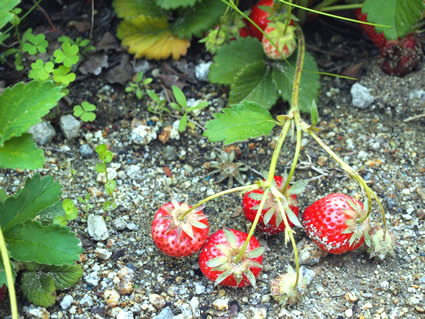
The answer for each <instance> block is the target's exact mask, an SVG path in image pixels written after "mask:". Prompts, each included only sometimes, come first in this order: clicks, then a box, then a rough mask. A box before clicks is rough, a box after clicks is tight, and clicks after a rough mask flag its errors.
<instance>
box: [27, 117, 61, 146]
mask: <svg viewBox="0 0 425 319" xmlns="http://www.w3.org/2000/svg"><path fill="white" fill-rule="evenodd" d="M28 132H29V133H31V134H32V139H33V141H34V142H36V143H37V144H40V145H44V144H47V143H49V142H50V141H51V140H52V139H53V138H54V137H55V135H56V131H55V129H54V128H53V126H52V124H50V123H49V122H47V121H41V122H40V123H37V124H35V125H33V126H32V127H31V128H30V129H29V130H28Z"/></svg>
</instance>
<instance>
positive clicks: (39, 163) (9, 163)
mask: <svg viewBox="0 0 425 319" xmlns="http://www.w3.org/2000/svg"><path fill="white" fill-rule="evenodd" d="M44 160H45V158H44V155H43V150H41V149H38V148H37V145H36V144H35V143H34V141H33V140H32V135H31V134H29V133H25V134H22V135H21V136H18V137H12V138H11V139H9V140H7V141H6V143H4V145H3V147H0V167H2V168H11V169H16V168H20V169H38V168H42V167H43V164H44Z"/></svg>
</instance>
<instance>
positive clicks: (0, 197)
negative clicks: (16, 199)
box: [0, 188, 8, 203]
mask: <svg viewBox="0 0 425 319" xmlns="http://www.w3.org/2000/svg"><path fill="white" fill-rule="evenodd" d="M7 197H8V196H7V194H6V192H5V191H4V189H3V188H0V203H4V202H5V200H6V199H7Z"/></svg>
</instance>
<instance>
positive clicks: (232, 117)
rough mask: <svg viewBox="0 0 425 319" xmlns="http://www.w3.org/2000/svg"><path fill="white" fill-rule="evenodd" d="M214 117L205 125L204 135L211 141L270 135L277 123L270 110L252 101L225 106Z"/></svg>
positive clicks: (229, 141) (235, 140)
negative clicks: (221, 111)
mask: <svg viewBox="0 0 425 319" xmlns="http://www.w3.org/2000/svg"><path fill="white" fill-rule="evenodd" d="M214 117H215V119H214V120H211V121H208V122H207V124H206V125H205V127H206V130H205V132H204V136H206V137H208V139H209V140H210V141H211V142H218V141H224V144H231V143H234V142H237V141H243V140H247V139H249V138H254V137H259V136H262V135H268V134H270V132H271V131H272V129H273V127H274V126H275V124H276V123H275V121H274V120H273V118H272V116H271V115H270V113H269V111H267V110H266V109H265V108H264V107H263V106H262V105H260V104H258V103H255V102H250V101H243V102H242V103H240V104H235V105H232V106H231V107H230V108H225V109H223V113H215V114H214Z"/></svg>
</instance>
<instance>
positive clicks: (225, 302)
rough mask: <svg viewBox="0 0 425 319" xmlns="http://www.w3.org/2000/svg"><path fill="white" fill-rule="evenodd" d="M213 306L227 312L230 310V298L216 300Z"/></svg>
mask: <svg viewBox="0 0 425 319" xmlns="http://www.w3.org/2000/svg"><path fill="white" fill-rule="evenodd" d="M213 306H214V308H215V309H217V310H227V309H228V308H229V299H228V298H220V299H216V300H214V302H213Z"/></svg>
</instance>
